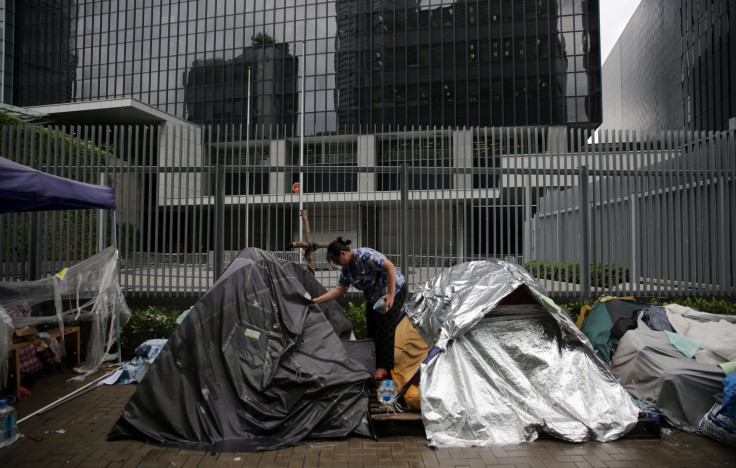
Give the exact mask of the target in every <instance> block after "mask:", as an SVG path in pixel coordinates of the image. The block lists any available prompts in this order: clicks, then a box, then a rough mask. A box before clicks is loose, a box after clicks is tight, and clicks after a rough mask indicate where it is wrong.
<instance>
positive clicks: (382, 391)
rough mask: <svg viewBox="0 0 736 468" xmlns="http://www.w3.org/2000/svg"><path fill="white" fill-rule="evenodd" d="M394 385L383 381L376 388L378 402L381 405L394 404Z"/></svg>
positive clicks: (391, 381) (391, 382) (392, 382)
mask: <svg viewBox="0 0 736 468" xmlns="http://www.w3.org/2000/svg"><path fill="white" fill-rule="evenodd" d="M396 392H397V390H396V385H395V384H394V381H393V380H383V381H381V385H380V386H379V387H378V391H377V393H378V401H379V402H381V404H383V405H387V406H389V405H393V404H394V403H396Z"/></svg>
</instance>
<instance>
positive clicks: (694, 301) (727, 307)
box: [667, 297, 736, 315]
mask: <svg viewBox="0 0 736 468" xmlns="http://www.w3.org/2000/svg"><path fill="white" fill-rule="evenodd" d="M667 302H669V303H675V304H680V305H682V306H685V307H690V308H692V309H697V310H699V311H701V312H709V313H711V314H725V315H736V302H734V301H733V300H731V301H728V300H725V299H719V298H715V297H676V298H673V299H672V300H671V301H667Z"/></svg>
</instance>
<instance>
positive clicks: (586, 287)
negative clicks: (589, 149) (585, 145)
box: [578, 165, 590, 299]
mask: <svg viewBox="0 0 736 468" xmlns="http://www.w3.org/2000/svg"><path fill="white" fill-rule="evenodd" d="M588 176H589V174H588V166H586V165H583V166H580V167H579V168H578V177H579V179H578V186H579V187H580V232H581V233H582V236H581V238H582V241H583V242H582V245H581V246H580V249H581V251H582V257H583V258H582V261H581V262H580V263H581V265H580V289H581V293H582V294H583V297H584V298H585V299H590V258H589V256H590V229H589V227H588V226H589V224H588V222H589V219H588V204H589V201H588Z"/></svg>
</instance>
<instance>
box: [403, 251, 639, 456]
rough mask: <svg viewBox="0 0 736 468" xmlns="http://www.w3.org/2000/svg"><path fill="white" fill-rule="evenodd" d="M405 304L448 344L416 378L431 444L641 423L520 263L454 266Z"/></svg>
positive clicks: (601, 432) (597, 434)
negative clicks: (418, 383)
mask: <svg viewBox="0 0 736 468" xmlns="http://www.w3.org/2000/svg"><path fill="white" fill-rule="evenodd" d="M406 312H407V315H409V317H410V319H411V321H412V323H413V324H414V326H415V327H416V329H417V331H418V332H419V333H420V334H421V335H422V337H423V338H424V340H425V341H426V342H427V343H428V344H433V345H434V346H435V347H436V348H437V349H439V350H441V351H440V352H439V353H436V355H435V356H434V357H433V358H431V359H430V360H429V361H428V362H427V363H426V364H423V365H422V368H421V380H420V385H419V388H420V392H421V409H422V419H423V421H424V427H425V430H426V432H427V437H428V438H429V439H430V445H433V446H469V445H480V446H483V445H501V444H514V443H522V442H529V441H532V440H534V439H536V437H537V435H538V433H539V432H545V433H547V434H550V435H553V436H555V437H559V438H561V439H564V440H568V441H574V442H582V441H586V440H598V441H609V440H614V439H616V438H618V437H621V436H622V435H623V434H625V433H626V432H628V431H629V430H631V429H633V428H634V426H636V423H637V420H638V413H639V411H638V407H637V406H636V404H635V403H634V401H633V399H632V398H631V396H630V395H629V394H628V393H627V392H626V390H624V389H623V387H621V386H620V385H619V384H618V383H617V382H616V380H615V379H614V377H613V376H612V375H611V373H610V372H609V371H608V369H607V367H606V366H605V364H603V362H602V361H601V360H600V359H598V357H596V355H595V353H594V351H593V349H592V347H591V346H590V342H589V341H588V340H587V338H586V337H585V335H583V334H582V333H581V332H580V330H578V329H577V327H575V324H574V323H573V322H572V320H570V318H569V316H568V315H567V314H566V313H565V312H564V311H562V310H561V309H560V308H559V307H558V306H557V305H555V304H554V302H552V301H551V300H550V299H548V298H547V297H546V293H545V292H544V289H543V288H542V286H541V285H539V283H537V281H536V280H534V279H533V278H532V277H531V276H529V274H528V273H527V272H526V271H524V270H523V269H521V268H520V267H518V266H517V265H513V264H509V263H506V262H501V261H475V262H469V263H464V264H461V265H457V266H454V267H452V268H450V269H447V270H445V271H443V272H442V273H441V274H440V275H438V276H437V277H435V278H433V279H432V280H431V281H429V282H428V283H427V284H426V285H424V286H423V287H422V288H421V289H420V290H419V291H417V292H415V293H414V295H413V296H412V298H411V300H410V301H409V303H408V305H407V307H406ZM433 351H434V350H433ZM433 354H434V353H433V352H432V351H431V352H430V356H431V355H433Z"/></svg>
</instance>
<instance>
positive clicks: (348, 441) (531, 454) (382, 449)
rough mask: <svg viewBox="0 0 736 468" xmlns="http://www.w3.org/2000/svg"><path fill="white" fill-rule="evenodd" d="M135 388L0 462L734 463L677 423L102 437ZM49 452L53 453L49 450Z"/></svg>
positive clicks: (122, 389)
mask: <svg viewBox="0 0 736 468" xmlns="http://www.w3.org/2000/svg"><path fill="white" fill-rule="evenodd" d="M65 389H66V388H65ZM134 391H135V387H134V386H129V385H124V386H121V385H115V386H105V387H100V388H98V389H95V390H93V391H90V392H88V393H86V394H84V395H82V396H80V397H79V398H76V399H74V400H72V401H69V402H67V403H64V404H62V405H60V406H58V407H57V408H54V409H53V410H51V411H48V412H46V413H43V414H39V415H35V416H33V417H31V418H29V419H28V420H26V421H24V422H23V423H22V424H21V432H22V433H23V434H24V435H25V437H23V438H21V439H19V440H18V441H17V442H16V443H14V444H13V445H11V446H9V447H5V448H3V449H2V451H1V452H0V460H1V461H0V465H1V466H3V467H5V466H10V467H15V466H20V467H29V468H32V467H36V466H37V467H44V468H48V467H50V466H63V467H69V468H72V467H77V466H79V467H84V468H88V467H97V466H100V467H106V468H107V467H110V468H111V467H123V468H128V467H144V468H145V467H156V468H159V467H161V468H163V467H166V468H169V467H177V468H179V467H185V468H188V467H198V468H207V467H218V468H219V467H248V468H253V467H255V468H260V467H262V468H275V467H284V468H320V467H329V468H342V467H347V468H374V467H375V468H384V467H386V468H393V467H401V468H438V467H470V468H480V467H502V466H514V467H515V468H518V467H533V468H536V467H560V468H567V467H575V468H607V467H611V468H614V467H642V468H643V467H657V466H669V467H676V466H683V467H684V466H705V467H709V466H736V449H734V448H731V447H728V446H725V445H723V444H720V443H718V442H716V441H713V440H711V439H708V438H706V437H703V436H699V435H696V434H690V433H686V432H682V431H672V432H671V433H670V434H667V435H663V436H662V438H660V439H641V440H637V439H631V440H628V439H625V440H620V441H614V442H608V443H600V442H588V443H581V444H571V443H568V442H562V441H558V440H550V439H544V440H538V441H534V442H531V443H526V444H520V445H503V446H494V447H464V448H439V449H433V448H430V447H428V446H427V442H428V441H427V440H426V438H424V437H423V436H392V437H385V438H379V439H378V440H373V439H368V438H363V437H347V438H341V439H335V440H327V441H320V442H312V443H306V444H302V445H298V446H295V447H286V448H283V449H280V450H274V451H267V452H255V453H243V452H238V453H233V452H229V453H216V454H214V455H212V454H210V453H209V452H202V451H197V450H182V449H177V448H166V447H158V446H155V445H149V444H145V443H143V442H141V441H138V440H121V441H107V434H108V433H109V431H110V429H111V428H112V426H113V425H114V423H115V421H116V420H117V419H118V418H119V416H120V414H121V412H122V410H123V407H124V406H125V404H126V402H127V401H128V399H129V398H130V396H131V395H132V394H133V392H134ZM41 394H42V392H37V393H35V392H34V395H33V398H35V400H33V401H31V398H28V400H27V402H23V401H21V402H20V405H19V406H18V407H16V409H18V414H19V417H24V416H25V415H28V414H30V413H32V412H33V411H35V410H37V409H39V408H41V407H43V405H44V402H43V401H40V399H39V397H38V395H41ZM58 397H59V395H57V396H55V398H58ZM51 401H53V400H51ZM51 401H47V402H45V404H48V403H50V402H51ZM31 403H32V404H31ZM60 431H63V432H60ZM49 454H54V455H53V457H51V458H50V457H49Z"/></svg>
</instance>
